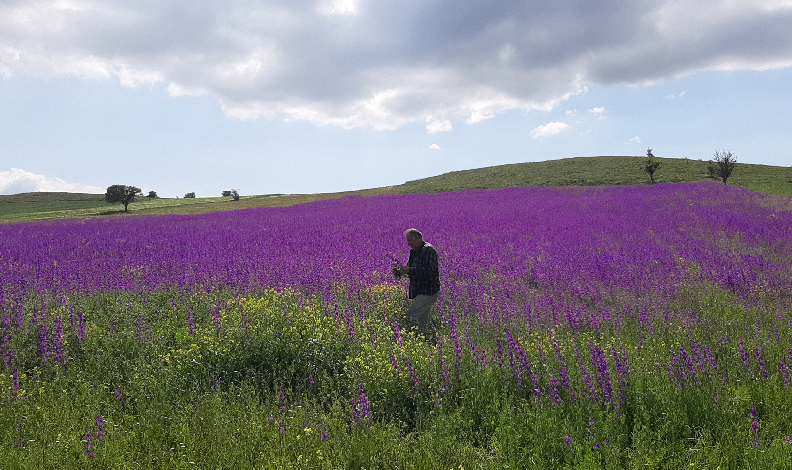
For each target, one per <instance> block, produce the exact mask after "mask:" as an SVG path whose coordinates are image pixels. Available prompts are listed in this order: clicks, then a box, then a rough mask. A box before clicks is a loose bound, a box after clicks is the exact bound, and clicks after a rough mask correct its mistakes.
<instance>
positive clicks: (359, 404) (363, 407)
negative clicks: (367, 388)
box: [352, 383, 371, 427]
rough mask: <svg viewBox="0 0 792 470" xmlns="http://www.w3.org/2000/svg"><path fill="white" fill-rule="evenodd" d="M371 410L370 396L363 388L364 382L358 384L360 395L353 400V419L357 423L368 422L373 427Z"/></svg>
mask: <svg viewBox="0 0 792 470" xmlns="http://www.w3.org/2000/svg"><path fill="white" fill-rule="evenodd" d="M370 419H371V410H370V408H369V401H368V397H366V393H365V392H364V390H363V384H362V383H361V384H359V385H358V396H357V397H355V398H354V399H353V400H352V420H353V421H354V422H355V424H361V423H363V422H365V423H367V425H368V426H369V427H371V423H370V422H369V420H370Z"/></svg>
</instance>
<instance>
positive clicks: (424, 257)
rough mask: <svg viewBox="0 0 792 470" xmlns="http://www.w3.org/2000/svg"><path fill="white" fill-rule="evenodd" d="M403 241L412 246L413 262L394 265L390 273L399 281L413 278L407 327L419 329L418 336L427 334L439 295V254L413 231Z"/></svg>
mask: <svg viewBox="0 0 792 470" xmlns="http://www.w3.org/2000/svg"><path fill="white" fill-rule="evenodd" d="M404 237H405V238H406V239H407V244H408V245H410V259H409V260H408V261H407V264H406V265H404V266H400V265H399V263H398V262H396V261H394V262H393V266H392V268H391V269H392V271H393V275H394V276H396V277H401V276H402V275H405V274H406V275H408V276H410V289H409V295H408V297H409V298H410V299H412V302H411V303H410V308H408V309H407V314H406V316H407V324H408V325H409V326H410V327H418V331H419V332H421V333H425V332H426V327H427V325H428V324H429V315H430V310H431V308H432V305H434V304H435V302H437V296H438V295H439V294H440V266H439V264H438V259H437V250H435V247H433V246H432V245H430V244H429V243H427V242H425V241H424V239H423V234H421V232H419V231H418V230H416V229H414V228H411V229H409V230H407V231H405V232H404Z"/></svg>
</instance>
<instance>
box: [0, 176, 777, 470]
mask: <svg viewBox="0 0 792 470" xmlns="http://www.w3.org/2000/svg"><path fill="white" fill-rule="evenodd" d="M410 227H415V228H418V229H419V230H421V231H422V232H423V233H424V237H425V239H426V240H427V241H429V242H430V243H432V244H433V245H434V246H435V247H436V248H437V249H438V253H439V257H440V268H441V284H442V291H441V296H440V300H439V302H438V305H437V312H438V317H439V321H437V322H436V323H435V325H434V328H435V337H433V338H432V337H430V338H423V337H420V336H416V335H415V334H414V333H410V332H406V331H404V330H402V328H401V326H403V324H402V322H401V319H402V317H403V314H404V309H405V307H406V301H405V299H404V297H405V295H406V292H405V289H404V288H405V284H404V281H403V280H397V279H394V278H393V276H392V275H391V273H390V265H391V262H392V260H393V259H394V258H395V259H397V260H400V261H402V262H403V261H405V260H406V258H407V254H408V251H409V247H408V246H407V244H406V242H405V240H404V237H403V235H402V233H403V231H404V230H405V229H407V228H410ZM790 305H792V204H791V203H790V200H789V199H788V198H785V197H781V196H768V195H764V194H761V193H755V192H751V191H748V190H744V189H741V188H737V187H732V186H726V185H723V184H718V183H713V182H701V183H682V184H658V185H651V186H623V187H589V188H580V187H567V188H552V187H535V188H509V189H502V190H470V191H461V192H454V193H437V194H411V195H389V196H372V197H347V198H343V199H337V200H329V201H320V202H314V203H309V204H302V205H297V206H292V207H286V208H261V209H245V210H239V211H232V212H218V213H210V214H205V215H191V216H175V215H174V216H128V217H112V218H101V219H99V218H96V219H81V220H60V221H49V222H35V223H17V224H7V225H0V314H1V315H2V321H1V322H0V353H2V359H3V361H4V366H3V369H2V370H3V374H2V375H1V376H0V386H1V387H2V388H3V395H2V397H1V398H0V400H2V403H3V409H2V411H0V422H6V423H8V426H5V428H6V429H7V431H2V433H0V440H2V441H0V442H1V443H0V454H3V453H4V454H5V455H7V456H10V457H7V459H9V460H4V458H3V457H0V464H8V465H11V466H20V465H21V467H20V468H26V467H25V465H22V463H24V462H27V461H28V460H27V458H28V457H29V455H32V453H33V452H38V453H39V454H40V453H42V452H43V449H44V448H45V447H44V444H42V441H44V442H46V441H47V440H48V439H49V440H50V441H51V442H50V444H49V447H46V448H47V449H49V451H48V452H50V454H51V455H53V456H54V457H53V458H55V459H56V461H57V462H58V465H63V466H74V465H80V464H84V463H85V461H86V459H91V460H92V459H98V460H101V461H102V462H103V466H104V467H112V466H119V467H124V466H130V465H143V466H148V465H151V466H157V465H165V466H170V467H174V468H176V467H180V466H185V465H187V464H189V463H191V462H194V461H195V459H197V458H201V459H204V463H205V464H206V466H208V467H235V468H261V467H262V466H264V467H266V466H268V465H269V466H273V467H289V466H294V465H296V462H300V465H302V466H304V467H306V468H338V467H343V468H352V467H355V468H356V467H361V466H363V467H366V468H369V467H386V466H387V467H392V466H399V467H400V468H401V467H405V468H407V467H414V468H449V467H453V468H457V467H459V466H464V467H465V468H468V467H477V468H478V467H481V468H490V467H492V468H501V467H502V465H504V464H508V465H511V466H512V467H522V466H523V465H524V462H527V461H532V462H535V463H534V464H533V465H535V466H536V468H551V467H552V468H625V467H632V466H639V465H640V466H645V465H648V466H649V468H678V467H680V466H685V467H688V466H689V465H694V466H696V465H713V464H717V465H722V467H723V468H743V467H745V468H747V467H751V466H755V467H756V468H759V467H768V468H770V467H774V466H777V464H779V463H781V462H787V461H790V459H792V445H790V443H792V437H790V436H792V423H790V421H789V419H788V416H789V415H790V413H792V379H790V373H789V368H790V367H791V366H792V309H791V308H790ZM400 325H401V326H400ZM64 397H69V399H71V400H73V401H74V403H76V405H75V406H71V407H66V408H64V407H62V406H61V405H62V403H63V402H62V400H63V398H64ZM298 409H299V410H302V411H300V412H299V413H297V412H296V411H295V410H298ZM31 417H32V418H31ZM35 420H40V421H41V420H49V425H48V426H43V427H40V426H36V425H34V424H33V423H34V422H35ZM141 423H143V424H141ZM56 435H57V436H58V437H57V443H58V444H57V445H56V444H55V441H56V438H55V437H54V436H56ZM206 435H211V436H212V437H211V438H206V437H205V436H206ZM64 436H65V437H64ZM68 436H72V437H71V441H69V438H68ZM141 436H143V437H141ZM175 443H179V444H178V445H177V444H175ZM38 446H40V447H38ZM58 446H60V447H58ZM53 449H55V450H53ZM180 449H184V450H183V451H182V450H180ZM27 453H30V454H27ZM37 455H38V454H37ZM152 455H159V456H161V457H158V458H161V459H162V460H160V461H158V464H157V465H154V464H151V463H150V459H151V456H152ZM416 455H418V456H420V458H417V460H416ZM251 456H253V457H251ZM306 456H308V457H306ZM257 458H261V459H263V460H260V461H257V460H256V459H257ZM102 459H104V460H102ZM190 459H193V460H190ZM311 459H312V460H311ZM381 459H386V461H387V465H386V464H382V462H383V461H382V460H381ZM141 462H149V463H144V464H141ZM251 462H253V463H251ZM415 462H420V463H419V464H416V463H415ZM652 462H654V463H652ZM717 465H716V466H717ZM0 466H2V465H0ZM30 468H33V467H30Z"/></svg>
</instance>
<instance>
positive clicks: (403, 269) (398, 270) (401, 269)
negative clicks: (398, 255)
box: [391, 262, 410, 277]
mask: <svg viewBox="0 0 792 470" xmlns="http://www.w3.org/2000/svg"><path fill="white" fill-rule="evenodd" d="M391 272H392V273H393V275H394V276H396V277H399V276H401V275H403V274H407V273H409V272H410V268H409V267H407V266H399V264H398V263H396V262H394V263H393V265H391Z"/></svg>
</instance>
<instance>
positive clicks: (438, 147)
mask: <svg viewBox="0 0 792 470" xmlns="http://www.w3.org/2000/svg"><path fill="white" fill-rule="evenodd" d="M429 148H430V149H432V150H440V146H439V145H437V144H432V145H430V146H429Z"/></svg>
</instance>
